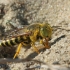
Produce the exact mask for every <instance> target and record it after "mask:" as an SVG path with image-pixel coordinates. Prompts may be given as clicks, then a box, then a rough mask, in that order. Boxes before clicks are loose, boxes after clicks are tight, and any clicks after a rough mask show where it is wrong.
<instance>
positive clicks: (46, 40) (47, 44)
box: [43, 38, 50, 49]
mask: <svg viewBox="0 0 70 70" xmlns="http://www.w3.org/2000/svg"><path fill="white" fill-rule="evenodd" d="M43 43H44V46H45V48H47V49H50V46H49V43H48V39H47V38H46V39H45V42H43Z"/></svg>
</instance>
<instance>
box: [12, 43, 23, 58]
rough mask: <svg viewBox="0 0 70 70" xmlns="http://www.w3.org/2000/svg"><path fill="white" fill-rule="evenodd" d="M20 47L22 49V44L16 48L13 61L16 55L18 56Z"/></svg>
mask: <svg viewBox="0 0 70 70" xmlns="http://www.w3.org/2000/svg"><path fill="white" fill-rule="evenodd" d="M21 47H22V43H20V44H19V45H18V48H17V50H16V53H15V55H14V57H13V59H15V58H16V57H17V55H18V54H19V52H20V49H21Z"/></svg>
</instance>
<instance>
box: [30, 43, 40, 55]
mask: <svg viewBox="0 0 70 70" xmlns="http://www.w3.org/2000/svg"><path fill="white" fill-rule="evenodd" d="M31 46H32V47H33V49H34V50H35V52H36V53H38V54H39V53H40V52H39V50H38V49H37V47H36V46H35V44H34V43H31Z"/></svg>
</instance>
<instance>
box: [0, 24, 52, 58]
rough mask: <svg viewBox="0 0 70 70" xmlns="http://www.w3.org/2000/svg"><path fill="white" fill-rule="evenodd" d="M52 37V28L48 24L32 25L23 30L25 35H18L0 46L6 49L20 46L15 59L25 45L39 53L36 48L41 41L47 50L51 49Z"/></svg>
mask: <svg viewBox="0 0 70 70" xmlns="http://www.w3.org/2000/svg"><path fill="white" fill-rule="evenodd" d="M51 35H52V28H51V26H50V25H49V24H48V23H36V24H31V25H29V26H27V27H25V28H24V29H23V34H21V35H17V36H15V37H13V38H11V39H10V40H5V41H2V42H1V43H0V46H3V47H6V46H13V45H17V44H19V45H18V47H17V49H16V53H15V55H14V57H13V59H14V58H16V56H18V54H19V52H20V49H21V47H22V46H23V45H24V46H28V44H30V45H31V46H32V47H33V48H34V50H35V51H36V52H37V53H39V50H38V49H37V47H36V46H35V42H36V41H39V42H40V43H41V44H43V45H44V47H45V48H47V49H49V48H50V46H49V43H48V41H49V40H50V39H51Z"/></svg>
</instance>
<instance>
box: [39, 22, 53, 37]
mask: <svg viewBox="0 0 70 70" xmlns="http://www.w3.org/2000/svg"><path fill="white" fill-rule="evenodd" d="M40 35H41V36H42V37H43V38H46V37H48V38H51V35H52V28H51V26H50V25H49V24H47V23H43V24H41V28H40Z"/></svg>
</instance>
